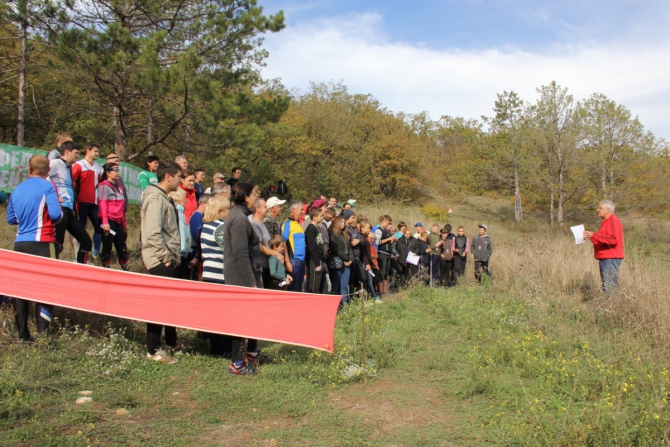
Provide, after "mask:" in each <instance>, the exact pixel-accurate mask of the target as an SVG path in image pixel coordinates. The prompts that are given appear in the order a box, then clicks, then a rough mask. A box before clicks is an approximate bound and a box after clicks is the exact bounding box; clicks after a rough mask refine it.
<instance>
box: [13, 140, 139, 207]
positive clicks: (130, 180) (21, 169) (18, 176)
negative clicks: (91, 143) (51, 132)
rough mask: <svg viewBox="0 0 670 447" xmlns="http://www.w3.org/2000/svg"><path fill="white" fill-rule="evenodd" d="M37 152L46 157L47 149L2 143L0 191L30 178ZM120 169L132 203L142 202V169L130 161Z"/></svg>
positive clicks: (101, 159)
mask: <svg viewBox="0 0 670 447" xmlns="http://www.w3.org/2000/svg"><path fill="white" fill-rule="evenodd" d="M35 154H40V155H44V156H45V157H46V155H47V151H42V150H39V149H28V148H25V147H19V146H10V145H8V144H0V191H6V192H12V191H13V190H14V188H16V185H18V184H19V183H21V182H22V181H24V180H25V179H27V178H28V161H30V157H32V156H33V155H35ZM97 162H98V163H99V164H100V166H102V165H104V164H105V163H106V160H105V159H104V158H99V159H98V160H97ZM120 170H121V178H122V179H123V183H124V184H125V185H126V189H127V190H128V199H129V200H130V203H140V197H141V196H142V190H141V189H140V184H139V183H138V182H137V176H138V175H140V172H142V169H140V168H138V167H137V166H133V165H131V164H130V163H121V164H120Z"/></svg>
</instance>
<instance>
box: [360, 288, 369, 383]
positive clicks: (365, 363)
mask: <svg viewBox="0 0 670 447" xmlns="http://www.w3.org/2000/svg"><path fill="white" fill-rule="evenodd" d="M359 293H360V295H361V333H362V344H363V383H364V384H366V385H367V384H368V374H367V369H366V368H367V366H368V359H367V352H366V343H365V289H363V288H361V290H360V292H359Z"/></svg>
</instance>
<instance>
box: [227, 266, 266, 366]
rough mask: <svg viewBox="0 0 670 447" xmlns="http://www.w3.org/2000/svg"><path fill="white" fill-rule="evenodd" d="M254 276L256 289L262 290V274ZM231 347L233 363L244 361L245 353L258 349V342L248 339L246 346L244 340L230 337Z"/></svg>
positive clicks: (258, 273) (256, 273) (257, 273)
mask: <svg viewBox="0 0 670 447" xmlns="http://www.w3.org/2000/svg"><path fill="white" fill-rule="evenodd" d="M254 274H255V275H256V287H258V288H259V289H262V288H263V274H262V273H261V272H254ZM231 339H232V340H231V345H232V349H233V363H235V362H238V361H240V360H244V357H245V356H246V353H247V352H254V351H255V350H256V349H258V340H255V339H253V338H249V339H248V340H247V343H246V346H245V343H244V338H238V337H231Z"/></svg>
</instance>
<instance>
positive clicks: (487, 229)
mask: <svg viewBox="0 0 670 447" xmlns="http://www.w3.org/2000/svg"><path fill="white" fill-rule="evenodd" d="M479 228H483V229H485V230H486V231H489V227H487V226H486V225H484V224H479Z"/></svg>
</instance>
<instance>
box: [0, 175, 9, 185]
mask: <svg viewBox="0 0 670 447" xmlns="http://www.w3.org/2000/svg"><path fill="white" fill-rule="evenodd" d="M8 174H9V171H2V172H0V188H6V187H7V177H8Z"/></svg>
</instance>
